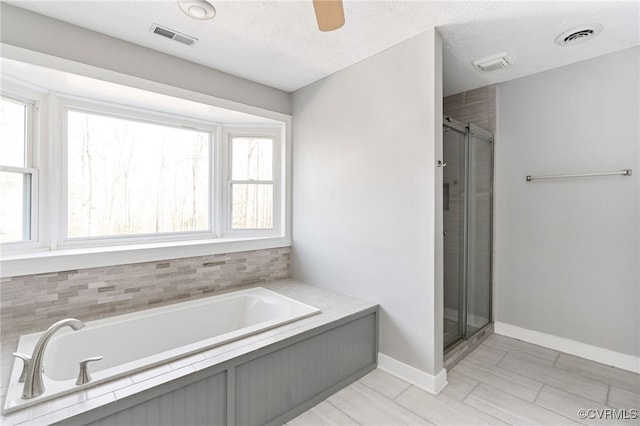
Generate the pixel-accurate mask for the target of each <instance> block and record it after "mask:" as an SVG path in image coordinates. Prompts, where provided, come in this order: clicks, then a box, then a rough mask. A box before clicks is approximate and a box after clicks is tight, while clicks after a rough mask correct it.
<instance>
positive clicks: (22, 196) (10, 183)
mask: <svg viewBox="0 0 640 426" xmlns="http://www.w3.org/2000/svg"><path fill="white" fill-rule="evenodd" d="M33 114H34V103H33V102H30V101H25V100H21V99H19V98H18V97H15V98H14V97H9V96H5V95H4V94H3V95H2V97H1V98H0V197H1V198H2V202H1V203H0V243H21V242H28V241H32V240H34V239H36V238H37V228H36V225H37V217H36V216H37V209H36V201H37V183H38V172H37V170H36V169H34V168H32V167H31V166H32V158H31V157H32V156H31V138H32V123H33Z"/></svg>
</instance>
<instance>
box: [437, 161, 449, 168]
mask: <svg viewBox="0 0 640 426" xmlns="http://www.w3.org/2000/svg"><path fill="white" fill-rule="evenodd" d="M437 165H438V167H444V166H446V165H447V163H443V162H442V160H438V164H437Z"/></svg>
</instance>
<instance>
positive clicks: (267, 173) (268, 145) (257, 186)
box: [230, 135, 275, 229]
mask: <svg viewBox="0 0 640 426" xmlns="http://www.w3.org/2000/svg"><path fill="white" fill-rule="evenodd" d="M230 145H231V149H230V151H231V180H230V187H231V205H230V207H231V229H273V227H274V221H273V218H274V211H273V208H274V199H273V196H274V190H273V186H274V174H275V170H274V160H275V155H274V148H275V140H274V137H263V136H235V135H230Z"/></svg>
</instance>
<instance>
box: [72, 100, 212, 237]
mask: <svg viewBox="0 0 640 426" xmlns="http://www.w3.org/2000/svg"><path fill="white" fill-rule="evenodd" d="M212 142H213V130H212V129H203V128H190V127H187V126H181V127H178V125H176V124H171V123H167V122H152V121H148V120H143V119H140V118H139V117H136V118H133V117H124V116H115V115H109V114H107V113H105V112H95V111H87V110H82V109H75V108H73V107H69V108H67V110H66V148H67V159H66V160H67V168H66V182H67V185H66V186H67V188H66V190H67V191H66V195H67V196H66V201H67V202H66V206H67V220H66V229H67V233H66V234H67V235H66V237H67V238H68V239H74V238H99V237H118V236H121V237H122V236H135V235H151V234H156V235H158V234H172V233H190V232H211V229H212V227H211V219H212V218H211V190H212V181H211V178H210V164H211V152H212V149H211V148H212Z"/></svg>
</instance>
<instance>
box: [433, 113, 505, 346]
mask: <svg viewBox="0 0 640 426" xmlns="http://www.w3.org/2000/svg"><path fill="white" fill-rule="evenodd" d="M443 160H444V162H445V163H446V167H445V168H444V169H443V203H442V204H443V215H442V217H443V229H444V347H445V349H446V348H449V347H451V346H452V345H454V344H455V343H456V342H457V341H459V340H461V339H467V338H469V337H471V336H472V335H473V334H475V333H476V332H477V331H478V330H480V329H481V328H482V327H484V326H485V325H487V324H488V323H489V322H491V297H492V296H491V282H492V277H491V263H492V260H491V250H492V181H493V135H492V134H491V133H490V132H487V131H485V130H483V129H481V128H479V127H477V126H475V125H473V124H468V125H467V124H465V123H461V122H458V121H456V120H453V119H451V118H447V117H445V120H444V138H443Z"/></svg>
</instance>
